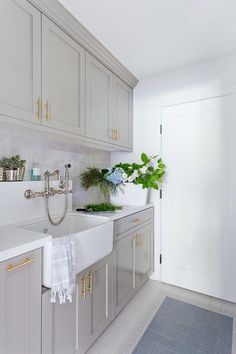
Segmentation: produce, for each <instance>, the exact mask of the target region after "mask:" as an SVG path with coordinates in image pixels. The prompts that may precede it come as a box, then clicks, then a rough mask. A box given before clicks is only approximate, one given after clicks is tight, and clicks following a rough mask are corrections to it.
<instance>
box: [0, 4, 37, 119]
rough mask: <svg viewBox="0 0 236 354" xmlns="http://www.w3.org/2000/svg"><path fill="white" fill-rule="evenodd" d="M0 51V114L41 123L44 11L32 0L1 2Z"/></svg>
mask: <svg viewBox="0 0 236 354" xmlns="http://www.w3.org/2000/svg"><path fill="white" fill-rule="evenodd" d="M0 52H1V54H0V57H1V65H0V78H1V83H0V115H3V116H6V117H11V118H17V119H20V120H24V121H29V122H33V123H40V122H41V117H40V97H41V13H40V12H39V11H38V10H36V9H35V8H34V7H33V6H31V5H30V4H29V3H28V1H25V0H1V1H0Z"/></svg>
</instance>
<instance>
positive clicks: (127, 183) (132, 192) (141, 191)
mask: <svg viewBox="0 0 236 354" xmlns="http://www.w3.org/2000/svg"><path fill="white" fill-rule="evenodd" d="M164 174H165V165H164V163H163V162H162V159H161V158H159V157H158V156H150V157H149V156H147V155H146V154H145V153H142V155H141V162H140V163H135V162H134V163H119V164H116V165H114V166H113V167H112V168H109V169H103V170H99V169H97V168H96V169H95V168H88V169H87V170H86V171H85V172H84V173H82V174H81V175H80V177H81V182H82V183H81V185H82V187H84V188H85V189H86V190H87V189H88V188H90V187H95V186H97V187H99V188H100V189H101V190H102V191H105V194H106V195H107V194H108V193H109V195H110V200H111V202H112V203H113V204H115V205H144V204H146V203H147V193H148V189H150V188H151V189H158V188H159V184H160V183H162V182H163V176H164Z"/></svg>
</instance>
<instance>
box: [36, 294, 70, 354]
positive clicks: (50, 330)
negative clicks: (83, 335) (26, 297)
mask: <svg viewBox="0 0 236 354" xmlns="http://www.w3.org/2000/svg"><path fill="white" fill-rule="evenodd" d="M50 297H51V290H50V289H48V290H46V291H45V292H43V294H42V354H73V353H74V352H75V340H76V338H75V335H76V330H75V328H76V324H75V311H76V306H75V296H74V297H73V301H72V302H71V303H70V302H67V303H66V304H63V305H61V304H60V303H58V302H57V303H55V304H52V303H51V302H50Z"/></svg>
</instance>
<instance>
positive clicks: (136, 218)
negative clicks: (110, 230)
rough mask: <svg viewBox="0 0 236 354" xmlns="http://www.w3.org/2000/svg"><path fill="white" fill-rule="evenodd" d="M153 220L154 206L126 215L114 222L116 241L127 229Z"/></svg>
mask: <svg viewBox="0 0 236 354" xmlns="http://www.w3.org/2000/svg"><path fill="white" fill-rule="evenodd" d="M152 220H153V208H149V209H146V210H143V211H140V212H138V213H135V214H132V215H129V216H126V217H124V218H122V219H119V220H117V221H115V223H114V241H117V240H118V239H119V238H120V237H119V235H121V234H123V233H124V232H126V231H129V230H131V229H133V228H135V227H137V226H139V225H142V224H144V223H146V222H151V221H152Z"/></svg>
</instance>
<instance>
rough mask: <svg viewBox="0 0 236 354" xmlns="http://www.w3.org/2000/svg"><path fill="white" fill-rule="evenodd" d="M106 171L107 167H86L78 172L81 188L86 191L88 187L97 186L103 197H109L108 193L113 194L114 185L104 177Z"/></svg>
mask: <svg viewBox="0 0 236 354" xmlns="http://www.w3.org/2000/svg"><path fill="white" fill-rule="evenodd" d="M108 171H109V170H108V169H102V170H100V169H99V168H97V167H88V168H87V169H86V170H85V171H84V172H83V173H81V174H80V180H81V186H82V188H84V189H85V190H86V191H87V190H88V189H89V188H93V187H98V188H99V189H100V191H101V193H102V194H103V195H104V197H109V195H110V193H112V194H114V193H115V191H116V186H114V184H113V183H111V182H109V181H108V180H107V179H106V178H105V176H106V174H107V173H108Z"/></svg>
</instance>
